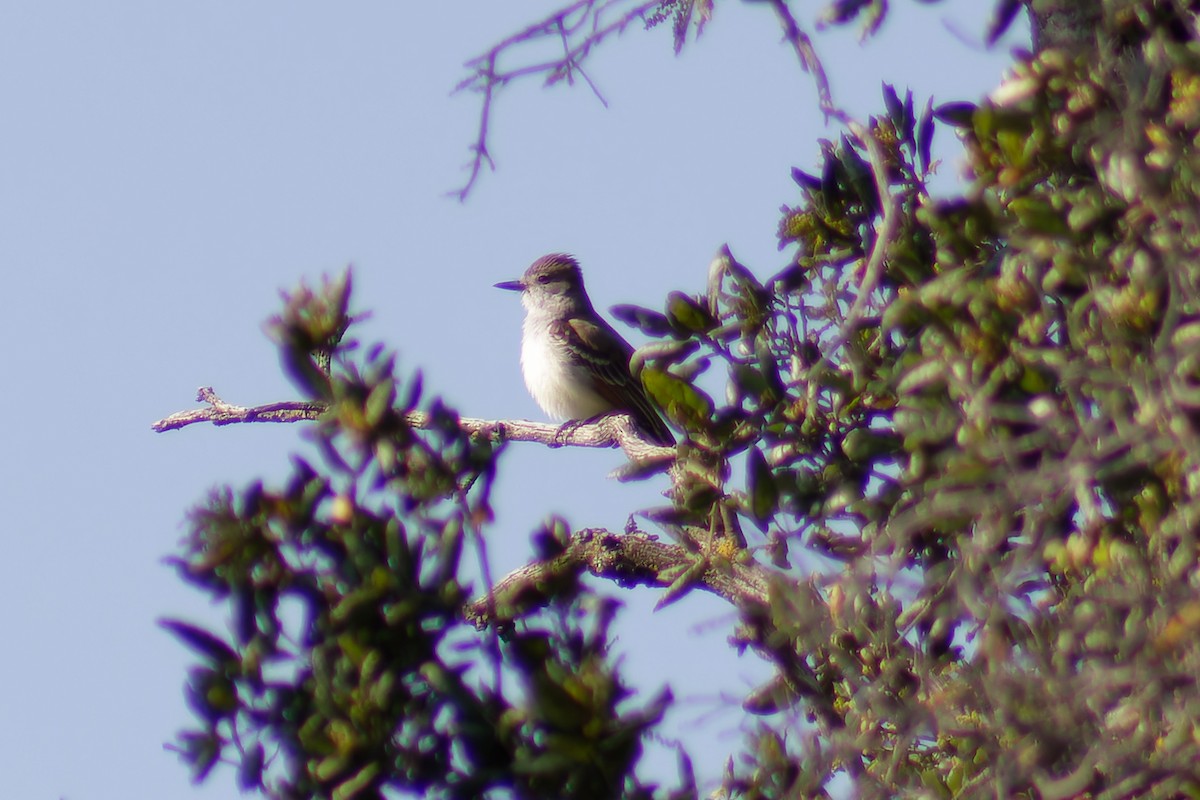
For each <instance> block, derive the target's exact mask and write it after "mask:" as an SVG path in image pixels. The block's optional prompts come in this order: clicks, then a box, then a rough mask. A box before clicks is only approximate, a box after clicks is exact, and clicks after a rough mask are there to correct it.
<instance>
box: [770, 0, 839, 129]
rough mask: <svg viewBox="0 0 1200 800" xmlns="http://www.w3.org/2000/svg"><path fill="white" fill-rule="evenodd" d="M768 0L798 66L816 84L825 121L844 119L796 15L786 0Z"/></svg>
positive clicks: (822, 66)
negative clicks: (834, 102) (798, 62)
mask: <svg viewBox="0 0 1200 800" xmlns="http://www.w3.org/2000/svg"><path fill="white" fill-rule="evenodd" d="M769 2H770V4H771V7H772V8H773V9H775V16H777V17H779V24H780V25H782V26H783V38H784V40H785V41H786V42H787V43H788V44H790V45H791V46H792V49H793V50H795V51H796V58H798V59H799V60H800V68H801V69H803V70H804V71H805V72H807V73H809V74H810V75H812V76H813V81H814V82H815V83H816V84H817V99H818V101H819V102H820V104H821V110H822V111H824V112H825V119H826V121H828V120H829V118H830V117H831V116H832V117H836V118H838V119H839V120H842V121H845V120H844V117H845V115H844V113H843V112H841V111H839V110H838V109H837V108H835V107H834V105H833V91H832V90H831V89H830V88H829V78H828V76H826V74H825V66H824V65H823V64H822V63H821V59H820V57H819V56H818V55H817V49H816V48H815V47H813V43H812V39H811V38H809V36H808V34H807V33H805V32H804V29H803V28H801V27H800V23H798V22H796V17H795V15H793V14H792V9H791V8H789V7H788V4H787V0H769Z"/></svg>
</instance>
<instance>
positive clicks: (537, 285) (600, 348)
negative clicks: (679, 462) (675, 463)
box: [496, 253, 675, 447]
mask: <svg viewBox="0 0 1200 800" xmlns="http://www.w3.org/2000/svg"><path fill="white" fill-rule="evenodd" d="M496 288H497V289H509V290H511V291H514V292H520V293H521V304H522V305H523V306H525V325H524V327H523V329H522V335H521V372H522V373H523V374H524V375H525V386H526V387H528V388H529V393H530V394H531V395H533V399H534V400H535V401H537V404H538V405H539V406H541V408H542V410H543V411H545V412H546V413H547V414H549V415H550V416H551V417H555V418H557V419H563V420H578V421H583V420H589V419H593V418H595V417H600V416H604V415H605V414H612V413H615V412H622V413H625V414H629V415H630V416H632V417H633V421H634V422H635V423H637V426H638V429H639V430H640V431H641V432H642V434H643V435H644V436H645V437H646V438H647V439H649V440H650V441H652V442H655V443H657V444H661V445H665V446H667V447H670V446H672V445H674V444H675V437H674V436H672V435H671V431H670V430H668V429H667V426H666V424H665V423H664V422H663V421H662V417H660V416H659V415H658V412H657V411H655V410H654V406H652V405H651V404H650V400H649V398H648V397H647V396H646V390H645V389H644V388H642V383H641V381H639V380H638V379H637V378H635V377H633V375H632V374H631V373H630V372H629V358H630V356H632V355H633V348H632V347H630V346H629V343H628V342H626V341H625V340H624V339H622V338H621V334H619V333H617V332H616V331H615V330H613V329H612V327H611V326H610V325H609V324H608V323H607V322H605V321H604V319H603V318H602V317H601V316H600V315H599V314H597V313H596V309H594V308H592V301H591V300H589V299H588V296H587V292H586V291H584V289H583V275H582V274H581V273H580V271H579V262H578V261H576V260H575V259H574V258H573V257H572V256H568V255H563V254H561V253H555V254H552V255H548V256H542V257H541V258H539V259H538V260H537V261H535V262H533V264H532V266H530V267H529V269H527V270H525V274H524V275H522V276H521V279H520V280H517V281H506V282H504V283H497V284H496Z"/></svg>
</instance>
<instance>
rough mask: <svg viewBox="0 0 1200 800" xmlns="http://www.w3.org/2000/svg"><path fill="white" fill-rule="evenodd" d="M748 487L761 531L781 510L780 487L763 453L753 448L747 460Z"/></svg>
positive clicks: (756, 520)
mask: <svg viewBox="0 0 1200 800" xmlns="http://www.w3.org/2000/svg"><path fill="white" fill-rule="evenodd" d="M746 487H747V489H748V491H749V493H750V512H751V514H753V515H754V521H755V522H756V523H758V527H759V528H760V529H764V528H765V526H766V523H767V522H768V521H769V520H770V519H771V517H772V516H774V514H775V512H776V511H777V510H778V508H779V486H778V484H776V483H775V476H774V475H772V474H771V467H770V465H769V464H767V459H766V458H765V457H764V456H763V454H762V451H761V450H759V449H758V448H757V447H751V448H750V451H749V453H747V458H746Z"/></svg>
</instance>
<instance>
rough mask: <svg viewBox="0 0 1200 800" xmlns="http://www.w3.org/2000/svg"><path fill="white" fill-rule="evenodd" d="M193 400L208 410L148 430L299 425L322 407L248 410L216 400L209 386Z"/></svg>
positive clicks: (292, 404)
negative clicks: (203, 424) (201, 424)
mask: <svg viewBox="0 0 1200 800" xmlns="http://www.w3.org/2000/svg"><path fill="white" fill-rule="evenodd" d="M196 400H198V401H199V402H201V403H208V408H197V409H193V410H191V411H179V412H177V413H175V414H172V415H171V416H169V417H165V418H163V419H160V420H159V421H158V422H155V423H154V424H153V425H151V426H150V427H151V428H152V429H153V430H154V431H155V432H156V433H162V432H164V431H173V430H178V429H179V428H185V427H187V426H188V425H194V424H196V423H197V422H211V423H212V424H213V425H232V424H234V423H237V422H303V421H306V420H314V419H316V418H317V417H319V416H321V414H322V413H323V412H324V411H325V406H324V405H322V404H321V403H307V402H304V401H300V400H295V401H290V402H284V403H269V404H267V405H263V406H253V407H249V408H248V407H246V406H235V405H232V404H231V403H226V402H225V401H224V400H222V399H221V398H220V397H218V396H217V393H216V392H214V391H213V389H212V387H211V386H201V387H200V388H199V389H197V390H196Z"/></svg>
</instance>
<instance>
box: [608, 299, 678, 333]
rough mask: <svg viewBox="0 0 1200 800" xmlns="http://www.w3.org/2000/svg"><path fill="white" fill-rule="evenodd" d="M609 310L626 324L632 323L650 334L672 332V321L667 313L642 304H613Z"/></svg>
mask: <svg viewBox="0 0 1200 800" xmlns="http://www.w3.org/2000/svg"><path fill="white" fill-rule="evenodd" d="M609 312H610V313H611V314H612V315H613V316H614V317H616V318H617V319H619V320H621V322H624V323H625V324H626V325H632V326H633V327H635V328H637V329H638V330H640V331H641V332H642V333H644V334H646V335H648V336H666V335H668V334H670V333H671V322H670V320H668V319H667V318H666V315H664V314H660V313H659V312H657V311H651V310H650V309H648V308H642V307H641V306H631V305H620V306H613V307H612V308H610V309H609Z"/></svg>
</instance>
